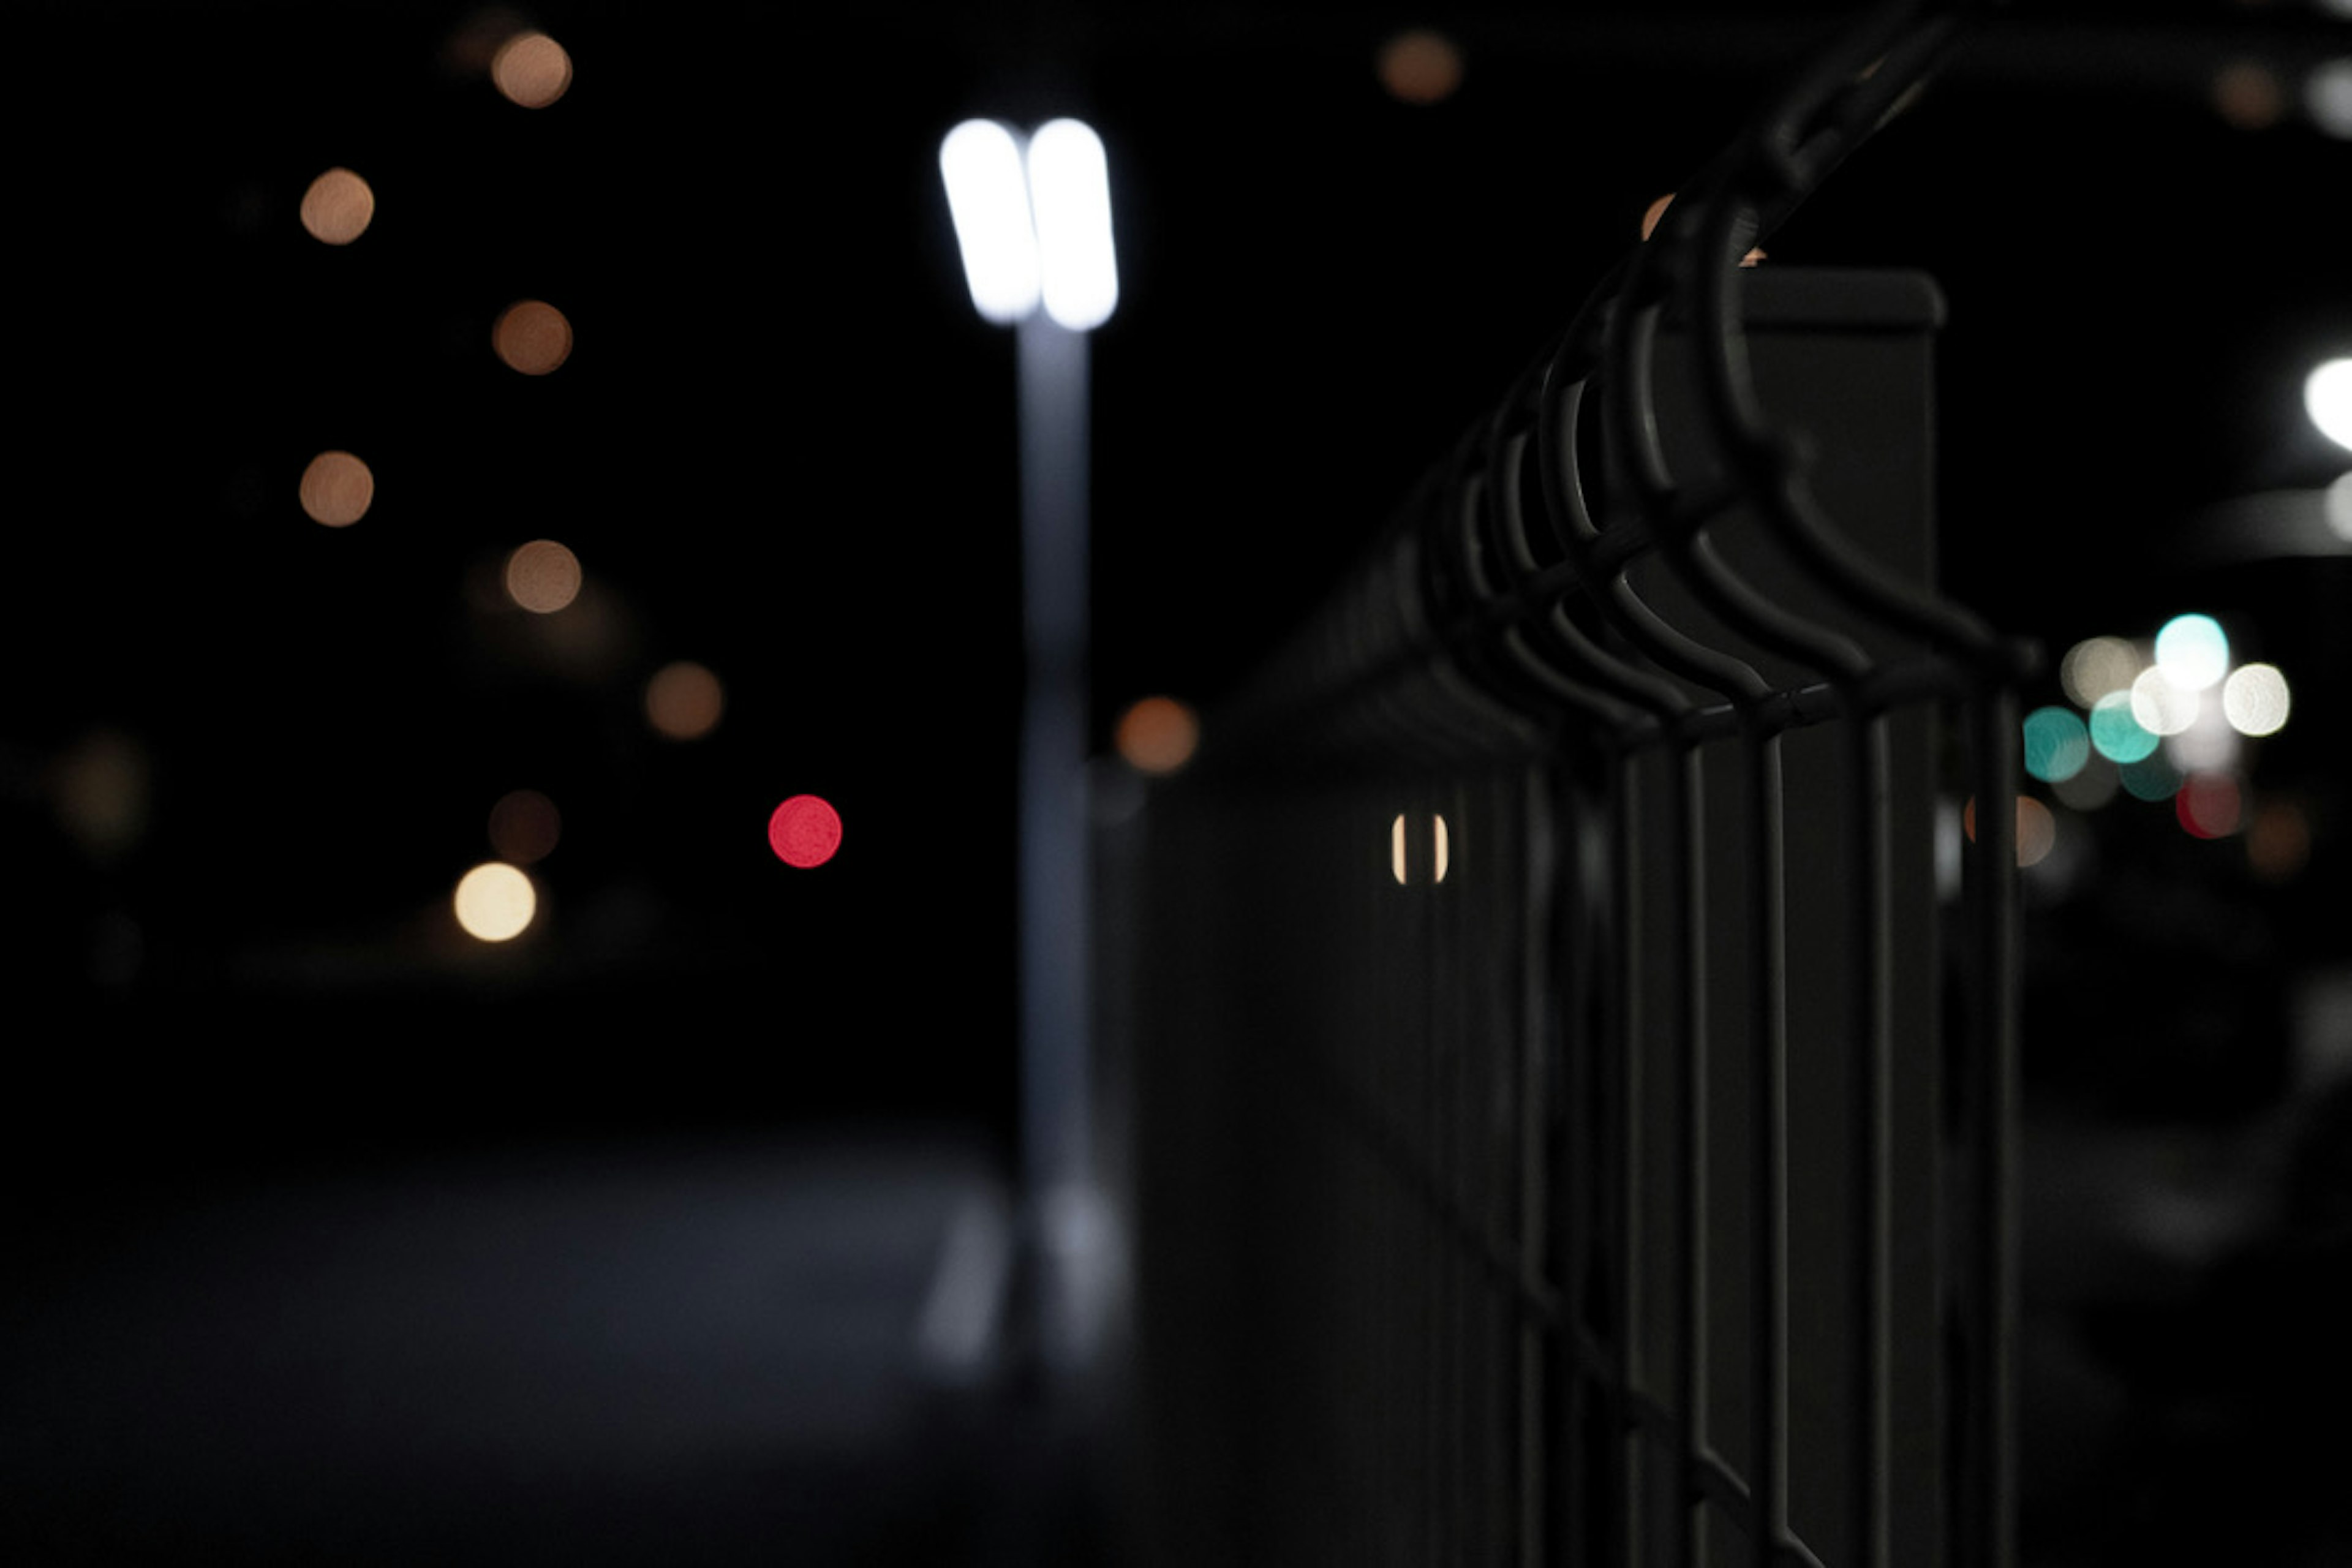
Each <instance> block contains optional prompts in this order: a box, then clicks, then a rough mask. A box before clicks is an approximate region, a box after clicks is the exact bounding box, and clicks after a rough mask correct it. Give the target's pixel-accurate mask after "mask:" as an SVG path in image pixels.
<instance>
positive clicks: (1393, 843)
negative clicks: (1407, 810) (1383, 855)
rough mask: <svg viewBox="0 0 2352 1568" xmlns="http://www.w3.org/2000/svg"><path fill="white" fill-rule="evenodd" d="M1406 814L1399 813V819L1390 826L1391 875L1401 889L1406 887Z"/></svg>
mask: <svg viewBox="0 0 2352 1568" xmlns="http://www.w3.org/2000/svg"><path fill="white" fill-rule="evenodd" d="M1404 871H1405V865H1404V813H1402V812H1399V813H1397V819H1396V820H1395V821H1394V822H1391V823H1390V824H1389V874H1390V875H1391V876H1392V877H1394V878H1395V879H1397V886H1398V887H1400V888H1402V887H1403V886H1404Z"/></svg>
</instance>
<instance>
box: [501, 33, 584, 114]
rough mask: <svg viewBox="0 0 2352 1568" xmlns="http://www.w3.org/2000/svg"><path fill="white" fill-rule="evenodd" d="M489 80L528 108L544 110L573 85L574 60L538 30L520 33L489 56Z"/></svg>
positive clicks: (509, 96) (560, 45)
mask: <svg viewBox="0 0 2352 1568" xmlns="http://www.w3.org/2000/svg"><path fill="white" fill-rule="evenodd" d="M490 81H491V83H492V84H493V85H494V86H496V87H497V88H498V89H499V91H500V92H501V93H504V94H505V95H506V96H507V98H508V99H509V100H511V101H513V102H515V103H519V104H520V105H521V106H522V107H523V108H525V109H545V108H546V107H547V106H548V105H549V104H551V103H553V102H554V101H555V100H557V99H559V98H562V96H563V95H564V93H565V92H566V91H567V90H568V89H570V88H571V86H572V57H571V55H570V54H568V53H567V52H565V50H564V47H563V46H562V44H559V43H557V42H556V41H555V40H554V39H553V38H551V37H548V36H547V35H546V34H545V33H541V32H537V31H527V32H520V33H517V34H515V35H514V37H510V38H509V39H508V40H507V41H506V42H505V43H503V44H500V45H499V52H498V53H497V54H495V55H493V56H491V57H490Z"/></svg>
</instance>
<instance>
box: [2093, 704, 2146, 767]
mask: <svg viewBox="0 0 2352 1568" xmlns="http://www.w3.org/2000/svg"><path fill="white" fill-rule="evenodd" d="M2090 731H2091V744H2092V745H2093V746H2094V747H2095V748H2097V750H2098V753H2099V755H2101V756H2103V757H2105V758H2106V759H2107V760H2108V761H2109V762H2114V763H2136V762H2138V761H2139V760H2140V759H2141V758H2142V757H2145V756H2147V754H2148V753H2149V752H2153V751H2155V750H2156V748H2157V744H2158V741H2157V737H2156V735H2155V734H2154V733H2153V732H2151V731H2149V730H2148V729H2147V727H2146V726H2145V725H2143V724H2141V723H2140V721H2138V720H2137V719H2136V718H2134V717H2133V716H2132V700H2131V693H2130V692H2128V691H2110V692H2108V693H2107V694H2106V695H2105V697H2102V698H2100V699H2099V700H2098V701H2097V702H2095V703H2094V704H2093V705H2092V708H2091V721H2090Z"/></svg>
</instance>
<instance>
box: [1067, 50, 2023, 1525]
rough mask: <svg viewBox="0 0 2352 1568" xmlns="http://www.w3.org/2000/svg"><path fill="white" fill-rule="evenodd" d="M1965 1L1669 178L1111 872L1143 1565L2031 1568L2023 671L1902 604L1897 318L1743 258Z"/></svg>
mask: <svg viewBox="0 0 2352 1568" xmlns="http://www.w3.org/2000/svg"><path fill="white" fill-rule="evenodd" d="M1956 17H1957V13H1956V12H1955V10H1954V9H1953V8H1951V7H1937V6H1925V5H1896V6H1889V7H1884V8H1881V9H1880V10H1878V11H1875V12H1874V13H1872V14H1871V16H1869V17H1867V18H1866V19H1865V21H1864V23H1863V25H1862V26H1859V27H1858V28H1857V29H1856V31H1855V32H1854V33H1853V36H1852V37H1849V38H1848V39H1846V40H1845V41H1844V42H1843V44H1841V45H1840V46H1839V47H1837V48H1836V49H1835V50H1834V51H1833V52H1832V54H1831V55H1830V56H1829V57H1828V58H1824V59H1823V60H1822V61H1821V62H1820V63H1819V64H1818V65H1816V66H1815V67H1813V68H1811V69H1809V70H1808V71H1807V72H1806V73H1805V74H1804V75H1803V77H1802V79H1801V80H1799V81H1798V82H1797V83H1795V84H1794V86H1792V87H1791V88H1790V89H1789V91H1788V92H1787V93H1786V94H1785V95H1783V96H1782V97H1781V98H1780V100H1779V101H1777V102H1776V103H1775V104H1774V105H1773V107H1772V108H1771V110H1770V111H1769V113H1767V114H1766V115H1765V116H1763V117H1762V118H1761V119H1760V120H1759V122H1758V123H1757V125H1756V126H1755V127H1754V128H1752V129H1751V131H1750V132H1748V133H1747V134H1746V135H1744V136H1743V137H1742V138H1740V139H1739V141H1738V142H1737V143H1735V145H1734V146H1733V147H1732V148H1731V149H1730V150H1729V151H1728V152H1727V153H1726V154H1725V155H1724V156H1723V157H1722V158H1721V159H1720V160H1718V161H1717V163H1716V164H1715V165H1713V166H1712V167H1710V168H1709V169H1708V170H1706V171H1705V172H1704V173H1703V174H1702V175H1701V176H1700V177H1699V178H1698V179H1696V180H1695V181H1693V182H1691V183H1690V184H1687V185H1686V186H1685V188H1684V190H1683V192H1682V193H1681V195H1679V196H1678V197H1677V198H1676V200H1675V202H1674V203H1673V205H1671V206H1670V207H1669V208H1668V209H1667V210H1666V212H1665V214H1664V217H1663V220H1662V221H1661V223H1660V224H1659V226H1658V228H1657V230H1656V232H1655V233H1654V235H1653V236H1652V237H1650V238H1649V239H1648V240H1647V241H1646V242H1645V243H1643V245H1642V246H1640V247H1638V248H1636V249H1635V250H1634V251H1633V253H1632V254H1630V255H1629V256H1627V257H1626V258H1623V259H1622V261H1621V262H1620V263H1619V264H1618V265H1617V266H1616V267H1615V268H1613V269H1612V271H1611V272H1610V274H1609V275H1608V277H1607V278H1606V279H1604V280H1603V281H1602V282H1601V285H1600V286H1599V287H1598V288H1597V289H1594V291H1593V292H1592V294H1591V297H1590V299H1589V300H1588V302H1587V303H1586V305H1585V307H1584V308H1583V310H1581V311H1580V313H1579V314H1578V316H1577V318H1576V319H1575V321H1573V322H1572V323H1571V324H1570V327H1569V328H1568V329H1567V331H1565V332H1564V333H1563V334H1561V336H1560V337H1559V340H1558V341H1557V342H1556V343H1555V344H1554V345H1553V346H1552V347H1551V348H1550V350H1549V351H1548V352H1547V353H1545V354H1543V355H1542V356H1540V357H1539V358H1538V360H1537V362H1536V363H1533V364H1532V365H1531V366H1530V367H1529V369H1528V372H1527V373H1526V374H1524V375H1523V376H1522V377H1521V378H1520V380H1519V382H1518V383H1517V384H1516V385H1515V386H1514V387H1512V388H1511V389H1510V391H1509V393H1508V395H1507V396H1506V397H1505V398H1503V399H1502V400H1501V402H1500V403H1499V404H1497V405H1496V407H1495V409H1494V411H1493V413H1492V414H1491V416H1488V417H1487V418H1486V419H1484V420H1482V421H1480V422H1479V423H1478V424H1477V425H1476V426H1475V427H1474V428H1473V429H1472V430H1470V431H1469V432H1468V433H1467V434H1466V435H1465V437H1463V439H1462V440H1461V441H1460V442H1459V443H1458V445H1457V446H1456V447H1455V448H1454V453H1453V455H1452V457H1451V458H1450V459H1449V460H1448V461H1447V462H1446V463H1445V464H1444V465H1443V466H1442V468H1440V469H1439V470H1438V471H1436V472H1435V473H1433V474H1432V475H1431V476H1430V477H1429V479H1427V480H1426V481H1425V483H1424V484H1423V486H1422V488H1421V489H1420V490H1419V491H1418V493H1417V494H1416V495H1415V496H1414V497H1413V498H1412V500H1411V501H1410V502H1409V503H1408V504H1407V505H1406V506H1405V507H1404V508H1403V509H1402V511H1401V513H1400V515H1399V517H1398V519H1397V521H1396V522H1395V523H1394V524H1393V525H1392V526H1391V529H1390V530H1389V531H1387V532H1386V533H1385V534H1384V535H1383V536H1382V537H1381V541H1380V542H1379V543H1378V545H1377V547H1376V548H1375V549H1373V550H1372V551H1371V552H1370V553H1369V554H1368V556H1367V558H1366V559H1365V560H1364V561H1363V562H1361V563H1360V564H1359V566H1358V567H1357V569H1356V570H1355V571H1354V572H1353V573H1352V574H1350V576H1349V578H1348V580H1347V582H1346V584H1345V586H1344V587H1343V588H1342V590H1341V591H1340V592H1339V595H1337V596H1336V598H1335V600H1334V601H1333V602H1332V603H1331V604H1330V605H1327V606H1326V607H1325V608H1324V609H1323V611H1322V612H1321V613H1320V614H1319V615H1318V616H1315V617H1314V618H1312V619H1311V620H1310V621H1309V622H1308V623H1307V626H1306V627H1305V629H1304V630H1303V631H1302V632H1301V634H1300V635H1299V637H1298V638H1297V642H1296V643H1295V645H1294V646H1293V647H1291V648H1290V649H1289V651H1288V652H1287V653H1286V655H1285V656H1284V657H1282V658H1280V659H1278V660H1277V661H1276V664H1275V665H1274V666H1273V667H1272V668H1269V669H1268V670H1267V671H1266V672H1265V674H1264V675H1263V676H1262V677H1261V678H1260V679H1258V680H1257V681H1256V682H1255V683H1254V684H1253V685H1252V686H1251V687H1250V688H1249V689H1247V690H1245V691H1244V692H1243V693H1241V694H1240V695H1239V696H1237V697H1236V699H1235V700H1234V701H1233V702H1231V703H1230V704H1228V705H1227V706H1225V707H1224V708H1223V709H1222V710H1216V711H1213V713H1212V715H1211V718H1210V721H1209V724H1208V726H1207V736H1208V744H1207V746H1206V748H1205V749H1204V751H1203V752H1202V756H1201V758H1200V760H1199V762H1198V763H1197V764H1196V766H1195V767H1194V768H1193V769H1192V771H1191V772H1189V773H1186V774H1185V775H1183V776H1182V777H1181V778H1180V779H1178V780H1176V781H1172V782H1170V783H1168V784H1161V785H1155V786H1154V789H1153V791H1152V793H1151V795H1150V798H1149V800H1148V803H1147V805H1146V807H1145V809H1144V810H1143V811H1142V813H1141V814H1140V815H1139V816H1138V817H1136V818H1135V819H1134V820H1133V821H1132V822H1130V823H1129V824H1128V825H1127V826H1124V827H1122V828H1120V829H1118V830H1117V834H1116V837H1115V841H1114V842H1113V843H1112V844H1111V845H1109V846H1108V851H1109V852H1108V856H1107V862H1106V863H1107V866H1108V868H1109V875H1110V876H1111V878H1112V881H1111V884H1110V886H1109V887H1108V889H1107V892H1108V908H1109V910H1110V911H1111V915H1112V921H1111V928H1110V929H1111V931H1112V933H1113V934H1112V936H1111V939H1110V946H1111V948H1112V950H1113V951H1112V952H1111V955H1110V956H1111V961H1112V962H1113V963H1116V964H1118V966H1119V973H1118V975H1117V976H1116V979H1117V982H1118V984H1117V986H1116V994H1120V995H1122V996H1124V997H1125V998H1126V1002H1125V1004H1124V1005H1123V1008H1122V1009H1121V1010H1120V1011H1119V1012H1118V1013H1117V1015H1116V1016H1114V1017H1113V1018H1111V1019H1110V1020H1109V1023H1110V1028H1109V1032H1108V1041H1109V1044H1110V1047H1111V1056H1110V1068H1111V1072H1110V1074H1109V1079H1108V1081H1109V1084H1110V1087H1111V1089H1113V1091H1114V1093H1115V1095H1116V1098H1117V1110H1116V1117H1117V1125H1118V1126H1119V1127H1120V1128H1121V1129H1122V1130H1123V1131H1122V1132H1121V1135H1120V1136H1119V1137H1118V1138H1117V1139H1115V1140H1113V1141H1112V1142H1111V1144H1110V1148H1111V1150H1112V1160H1113V1163H1114V1165H1115V1166H1116V1167H1117V1168H1116V1169H1115V1171H1114V1172H1113V1173H1112V1175H1113V1184H1114V1185H1115V1187H1117V1188H1118V1189H1119V1190H1122V1191H1123V1192H1124V1194H1125V1195H1126V1201H1127V1204H1128V1207H1129V1214H1130V1216H1131V1223H1132V1227H1133V1237H1134V1286H1135V1289H1134V1295H1133V1300H1134V1301H1135V1303H1136V1310H1135V1316H1134V1321H1133V1324H1132V1345H1131V1348H1132V1352H1133V1353H1132V1355H1131V1357H1130V1359H1129V1371H1130V1374H1131V1375H1130V1382H1129V1394H1130V1399H1129V1406H1128V1415H1129V1424H1130V1429H1131V1430H1132V1431H1133V1433H1134V1434H1135V1444H1134V1448H1133V1453H1132V1458H1134V1460H1135V1461H1136V1462H1135V1463H1134V1464H1133V1466H1132V1467H1131V1469H1130V1472H1129V1473H1130V1477H1131V1479H1132V1482H1133V1487H1132V1491H1131V1494H1130V1495H1131V1496H1132V1498H1133V1500H1134V1501H1135V1504H1136V1507H1135V1510H1134V1511H1133V1515H1132V1524H1133V1534H1134V1539H1133V1541H1132V1542H1129V1549H1128V1554H1129V1555H1130V1556H1132V1557H1133V1559H1134V1560H1136V1561H1141V1562H1159V1561H1166V1562H1170V1563H1178V1562H1182V1563H1204V1562H1213V1563H1284V1564H1290V1563H1528V1564H1536V1563H1588V1562H1596V1563H1675V1564H1685V1563H1710V1564H1712V1563H1822V1564H1828V1565H1830V1568H1844V1565H1847V1564H1869V1565H1885V1564H1889V1563H1895V1564H1901V1565H1903V1568H1915V1565H1932V1564H1937V1563H1949V1564H1955V1565H1960V1564H2000V1563H2008V1562H2009V1561H2011V1557H2012V1555H2013V1553H2012V1550H2011V1531H2012V1524H2011V1521H2012V1518H2013V1513H2014V1507H2013V1502H2012V1493H2013V1489H2014V1488H2013V1474H2012V1472H2013V1468H2014V1459H2013V1451H2014V1448H2013V1443H2012V1440H2011V1413H2010V1412H2011V1394H2010V1390H2011V1382H2012V1377H2011V1333H2012V1328H2011V1325H2012V1322H2013V1319H2014V1315H2015V1306H2014V1301H2015V1283H2014V1279H2013V1273H2012V1265H2011V1256H2012V1253H2013V1250H2014V1232H2015V1221H2014V1217H2013V1208H2014V1196H2013V1184H2014V1180H2015V1156H2014V1152H2013V1139H2014V1131H2013V1123H2014V1118H2015V1110H2014V1099H2015V1066H2014V1062H2015V1040H2014V1026H2013V1016H2014V1012H2015V1006H2014V977H2013V973H2012V961H2011V948H2012V946H2013V931H2012V919H2013V915H2012V910H2013V899H2014V889H2013V881H2014V869H2013V868H2014V864H2015V860H2014V855H2015V849H2014V842H2013V840H2014V816H2013V811H2012V803H2013V802H2014V800H2015V798H2016V788H2015V784H2014V779H2015V774H2016V764H2015V752H2016V743H2017V742H2016V715H2015V703H2014V700H2013V697H2012V689H2013V687H2014V684H2015V682H2016V680H2017V679H2018V678H2019V677H2020V676H2021V674H2022V673H2023V672H2024V671H2025V669H2026V668H2027V667H2028V665H2029V663H2030V653H2029V651H2028V650H2026V649H2023V648H2021V647H2018V646H2016V645H2014V644H2011V643H2010V642H2008V641H2006V640H2004V639H2002V638H2000V637H1997V636H1995V635H1994V634H1993V633H1992V632H1991V631H1990V629H1989V628H1987V627H1986V626H1984V625H1983V624H1982V623H1981V622H1980V621H1979V619H1978V618H1977V617H1976V616H1973V615H1971V614H1970V613H1969V612H1968V611H1966V610H1965V609H1963V608H1961V607H1960V606H1958V605H1955V604H1952V603H1951V602H1949V601H1948V600H1946V599H1945V598H1943V597H1941V596H1939V595H1937V593H1936V591H1935V590H1934V587H1933V584H1932V577H1933V562H1934V536H1933V535H1934V531H1933V509H1932V483H1931V481H1932V458H1933V438H1932V432H1933V409H1932V406H1931V396H1930V394H1931V378H1930V368H1931V357H1930V356H1931V351H1932V348H1933V344H1934V338H1935V331H1936V329H1937V324H1938V321H1939V315H1940V303H1939V300H1938V297H1937V293H1936V291H1935V289H1934V287H1933V285H1932V284H1931V283H1930V282H1928V281H1927V279H1924V278H1920V277H1917V276H1915V275H1908V274H1895V273H1877V272H1868V273H1852V272H1837V271H1822V270H1801V269H1790V268H1778V267H1776V266H1774V265H1773V264H1771V263H1769V262H1767V263H1765V264H1764V265H1762V266H1760V267H1750V266H1747V265H1743V258H1746V257H1747V255H1748V252H1749V249H1750V247H1752V246H1753V245H1754V244H1755V243H1756V241H1757V240H1758V239H1759V237H1764V236H1766V235H1768V234H1769V232H1770V230H1771V228H1772V226H1774V225H1775V224H1776V223H1777V222H1778V221H1779V220H1780V217H1781V216H1784V215H1785V214H1786V213H1787V212H1788V211H1789V210H1790V208H1792V207H1793V206H1794V205H1796V203H1797V202H1798V201H1800V200H1801V199H1802V198H1803V196H1804V195H1806V194H1807V193H1809V192H1810V191H1811V189H1812V188H1813V187H1814V185H1815V184H1818V183H1819V181H1820V180H1821V179H1822V177H1823V176H1824V175H1825V174H1827V173H1828V171H1829V170H1830V169H1831V168H1832V167H1833V166H1834V165H1835V163H1837V162H1838V160H1839V159H1841V158H1842V157H1843V155H1844V154H1845V153H1847V152H1848V151H1850V150H1851V148H1852V147H1853V144H1854V143H1855V142H1858V141H1859V140H1860V139H1862V138H1863V137H1864V136H1865V135H1867V134H1868V133H1869V132H1870V131H1871V130H1872V129H1874V127H1875V126H1876V125H1877V124H1878V123H1879V122H1880V121H1882V120H1883V119H1884V118H1885V116H1886V115H1887V114H1888V113H1889V112H1891V111H1892V110H1894V108H1895V107H1896V106H1897V105H1898V104H1899V103H1900V101H1901V99H1902V96H1903V94H1904V93H1905V92H1906V91H1907V90H1909V89H1910V88H1911V87H1912V86H1914V85H1915V84H1916V82H1918V81H1919V80H1920V79H1922V78H1923V76H1924V75H1925V74H1926V73H1927V71H1928V70H1929V69H1930V68H1931V67H1932V65H1933V63H1934V61H1935V60H1936V58H1937V56H1938V54H1939V52H1940V51H1941V49H1942V48H1943V47H1944V45H1945V44H1946V42H1947V41H1948V37H1949V36H1950V35H1951V33H1952V30H1953V28H1954V26H1956ZM1986 803H1990V804H1989V805H1987V804H1986ZM1956 816H1964V817H1965V822H1966V831H1963V830H1962V824H1961V823H1960V822H1957V821H1953V820H1951V819H1952V818H1954V817H1956ZM1939 860H1940V861H1941V863H1940V864H1939Z"/></svg>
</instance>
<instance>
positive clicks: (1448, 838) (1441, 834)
mask: <svg viewBox="0 0 2352 1568" xmlns="http://www.w3.org/2000/svg"><path fill="white" fill-rule="evenodd" d="M1429 820H1430V829H1429V831H1430V840H1431V848H1432V853H1433V856H1434V858H1435V860H1436V865H1435V867H1434V868H1433V873H1432V877H1431V879H1432V880H1433V881H1438V882H1443V881H1444V880H1445V872H1446V868H1448V867H1450V866H1452V865H1453V863H1454V835H1453V834H1451V833H1449V832H1447V831H1446V827H1445V818H1444V817H1442V816H1432V817H1431V818H1430V819H1429Z"/></svg>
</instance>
